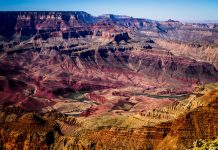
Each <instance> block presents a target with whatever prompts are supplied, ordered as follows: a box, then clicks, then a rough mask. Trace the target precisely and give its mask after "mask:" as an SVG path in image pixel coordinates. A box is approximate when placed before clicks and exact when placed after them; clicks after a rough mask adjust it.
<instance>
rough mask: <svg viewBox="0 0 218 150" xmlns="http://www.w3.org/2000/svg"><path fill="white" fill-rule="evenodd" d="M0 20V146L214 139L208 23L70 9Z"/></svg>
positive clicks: (216, 74) (141, 145) (146, 145)
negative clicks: (98, 14)
mask: <svg viewBox="0 0 218 150" xmlns="http://www.w3.org/2000/svg"><path fill="white" fill-rule="evenodd" d="M0 22H2V23H1V24H0V123H1V125H0V131H1V132H0V149H64V148H65V149H109V148H111V149H187V148H191V147H192V143H193V142H194V141H196V140H198V139H213V138H215V137H216V136H218V135H217V132H216V131H217V126H218V125H217V121H216V120H217V119H216V118H215V116H217V111H216V105H217V104H216V103H217V83H216V82H218V71H217V69H218V64H217V58H218V57H217V56H218V51H217V48H218V47H217V42H218V41H217V39H218V38H217V35H218V34H217V25H216V24H194V23H193V24H192V23H189V24H185V23H181V22H179V21H174V20H168V21H163V22H159V21H154V20H149V19H136V18H132V17H128V16H119V15H112V14H108V15H102V16H99V17H94V16H92V15H90V14H88V13H86V12H79V11H78V12H77V11H75V12H0ZM196 120H201V121H196ZM36 129H37V130H36ZM212 131H214V132H212ZM109 141H110V142H109ZM167 143H171V144H167Z"/></svg>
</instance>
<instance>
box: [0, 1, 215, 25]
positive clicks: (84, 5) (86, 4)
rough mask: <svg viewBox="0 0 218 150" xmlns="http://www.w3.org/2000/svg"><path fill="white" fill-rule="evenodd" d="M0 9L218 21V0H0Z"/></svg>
mask: <svg viewBox="0 0 218 150" xmlns="http://www.w3.org/2000/svg"><path fill="white" fill-rule="evenodd" d="M0 11H85V12H88V13H90V14H91V15H94V16H98V15H102V14H118V15H128V16H132V17H138V18H148V19H155V20H168V19H174V20H180V21H193V20H196V21H201V20H202V21H204V20H218V0H0Z"/></svg>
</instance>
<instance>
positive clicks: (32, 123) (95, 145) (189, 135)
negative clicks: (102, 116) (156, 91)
mask: <svg viewBox="0 0 218 150" xmlns="http://www.w3.org/2000/svg"><path fill="white" fill-rule="evenodd" d="M205 88H209V89H207V90H206V89H205V90H203V91H198V90H197V91H196V92H197V93H198V94H199V93H202V92H206V93H205V94H202V96H201V97H197V99H196V100H194V99H193V100H191V101H190V102H188V103H186V104H191V103H194V101H201V103H199V104H200V105H202V106H201V107H197V108H194V106H193V108H192V107H189V111H185V112H182V111H180V114H181V115H179V116H178V117H176V119H173V120H171V121H167V122H163V123H158V124H156V125H153V126H143V127H141V128H117V127H112V128H108V127H102V128H98V129H96V130H91V129H83V130H80V128H81V127H82V126H83V124H81V123H79V122H78V121H77V119H75V118H74V117H70V116H66V115H63V114H58V113H56V112H51V113H46V114H41V115H37V114H36V113H31V112H25V111H22V110H21V109H20V108H18V107H6V108H4V109H2V110H1V113H0V115H1V120H0V122H1V126H0V129H1V133H0V137H1V138H0V139H1V140H0V148H3V149H30V148H31V149H38V148H40V149H41V148H42V149H60V148H61V149H78V150H80V149H87V150H88V149H108V148H111V149H118V148H120V149H131V148H134V149H189V148H192V146H193V142H194V141H196V140H198V139H215V138H216V137H217V136H218V132H217V131H218V129H217V123H218V122H217V120H218V119H217V114H218V111H217V106H218V105H217V104H218V103H217V102H218V101H217V92H218V91H217V85H213V86H211V85H208V87H205ZM214 88H216V89H214ZM205 98H208V99H205ZM187 100H190V98H188V99H187ZM179 103H180V102H179ZM181 103H183V102H181ZM175 105H178V106H179V105H180V104H174V107H175ZM170 107H171V106H170ZM170 107H168V108H170ZM166 109H167V108H166ZM180 109H181V108H180ZM156 111H158V110H156ZM160 112H161V111H160ZM162 113H163V112H162ZM171 113H173V111H171V112H169V114H168V115H170V114H171ZM174 113H176V110H174ZM147 119H149V118H147ZM15 122H16V123H15ZM137 122H138V121H135V123H137ZM82 128H83V127H82Z"/></svg>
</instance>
